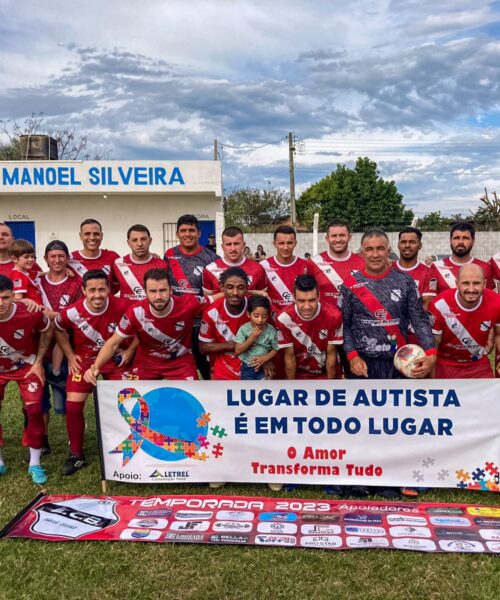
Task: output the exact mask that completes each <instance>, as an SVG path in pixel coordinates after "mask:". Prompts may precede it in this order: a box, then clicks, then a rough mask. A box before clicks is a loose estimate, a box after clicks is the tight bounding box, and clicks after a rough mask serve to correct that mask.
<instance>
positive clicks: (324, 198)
mask: <svg viewBox="0 0 500 600" xmlns="http://www.w3.org/2000/svg"><path fill="white" fill-rule="evenodd" d="M316 212H317V213H319V220H320V227H321V228H324V227H326V225H327V223H328V221H329V220H331V219H332V218H334V217H337V218H342V219H345V220H346V221H348V222H349V223H350V225H351V227H352V229H354V230H358V231H359V230H363V229H366V228H367V227H381V228H383V229H386V230H389V231H390V230H393V231H394V230H397V229H400V228H401V227H405V226H407V225H410V223H411V221H412V218H413V211H412V210H410V209H407V208H406V207H405V205H404V203H403V196H402V194H400V193H399V192H398V190H397V187H396V184H395V183H394V181H386V180H384V179H382V178H381V177H380V175H379V171H378V169H377V163H375V162H374V161H372V160H370V159H369V158H358V160H357V161H356V165H355V167H354V169H350V168H349V167H346V165H342V164H339V165H337V169H336V170H335V171H333V172H332V173H331V174H330V175H328V176H327V177H325V178H324V179H321V181H318V182H317V183H315V184H313V185H312V186H311V187H309V188H308V189H307V190H306V191H305V192H304V193H303V194H302V195H301V196H300V198H299V200H298V202H297V215H298V218H299V221H300V222H301V223H302V224H303V225H306V226H311V224H312V220H313V215H314V213H316Z"/></svg>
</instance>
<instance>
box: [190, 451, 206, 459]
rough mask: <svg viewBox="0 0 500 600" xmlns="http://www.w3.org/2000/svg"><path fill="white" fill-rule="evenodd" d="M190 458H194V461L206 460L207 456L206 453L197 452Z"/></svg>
mask: <svg viewBox="0 0 500 600" xmlns="http://www.w3.org/2000/svg"><path fill="white" fill-rule="evenodd" d="M191 458H194V459H196V460H207V459H208V456H207V454H206V452H201V453H200V452H197V453H196V454H195V455H194V456H192V457H191Z"/></svg>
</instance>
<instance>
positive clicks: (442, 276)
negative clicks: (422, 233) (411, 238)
mask: <svg viewBox="0 0 500 600" xmlns="http://www.w3.org/2000/svg"><path fill="white" fill-rule="evenodd" d="M475 237H476V228H475V227H474V225H473V224H472V223H469V222H468V221H458V222H457V223H455V224H454V225H453V226H452V227H451V230H450V248H451V255H450V256H449V257H448V258H444V259H442V260H437V261H436V262H434V263H433V264H432V267H431V269H432V270H433V278H435V279H436V281H437V290H436V291H437V293H438V294H441V293H442V292H444V291H445V290H449V289H450V288H452V289H455V288H456V287H457V276H458V270H459V269H460V267H462V266H463V265H467V264H475V265H478V266H480V267H481V268H482V269H483V271H484V276H485V279H486V287H487V288H490V289H492V288H493V282H492V279H491V270H490V266H489V265H488V263H486V262H484V261H482V260H479V258H473V257H472V256H471V250H472V248H473V246H474V239H475Z"/></svg>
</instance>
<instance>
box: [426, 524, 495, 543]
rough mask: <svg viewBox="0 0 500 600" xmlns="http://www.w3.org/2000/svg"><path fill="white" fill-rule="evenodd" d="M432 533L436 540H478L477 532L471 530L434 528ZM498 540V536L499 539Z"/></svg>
mask: <svg viewBox="0 0 500 600" xmlns="http://www.w3.org/2000/svg"><path fill="white" fill-rule="evenodd" d="M434 533H435V534H436V536H437V537H438V538H443V539H454V540H459V539H460V540H477V539H479V537H478V535H477V531H474V530H473V529H457V528H456V527H451V528H450V529H448V528H446V527H436V528H435V529H434ZM498 539H500V536H499V538H498Z"/></svg>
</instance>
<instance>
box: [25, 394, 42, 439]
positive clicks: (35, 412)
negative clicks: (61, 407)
mask: <svg viewBox="0 0 500 600" xmlns="http://www.w3.org/2000/svg"><path fill="white" fill-rule="evenodd" d="M24 410H25V414H26V417H27V420H28V425H27V427H26V441H27V442H28V446H29V447H30V448H35V449H36V450H39V449H40V448H42V447H43V438H44V435H45V424H44V422H43V411H42V403H41V402H40V403H38V402H37V403H36V404H26V406H25V407H24Z"/></svg>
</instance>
